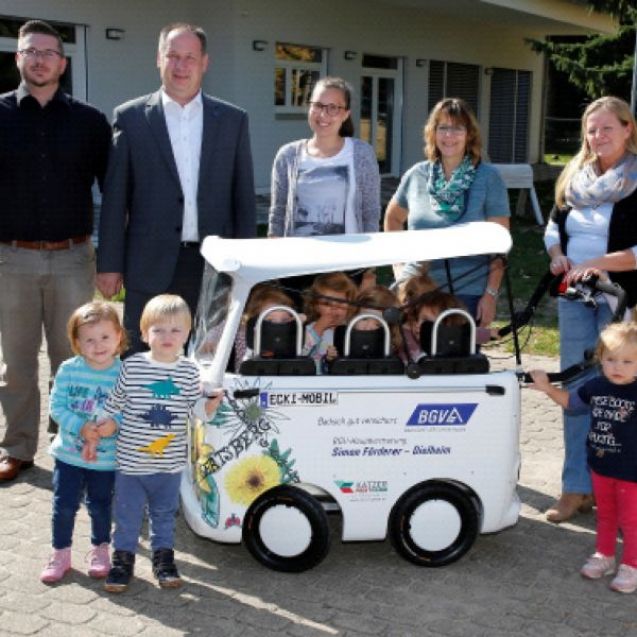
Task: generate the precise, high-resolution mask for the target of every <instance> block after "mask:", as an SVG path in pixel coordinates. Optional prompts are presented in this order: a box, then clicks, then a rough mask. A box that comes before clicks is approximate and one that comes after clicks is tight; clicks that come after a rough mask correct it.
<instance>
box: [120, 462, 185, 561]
mask: <svg viewBox="0 0 637 637" xmlns="http://www.w3.org/2000/svg"><path fill="white" fill-rule="evenodd" d="M180 483H181V472H179V473H151V474H146V475H132V474H131V475H129V474H125V473H121V472H120V471H118V472H117V473H116V476H115V532H114V533H113V547H114V548H115V550H116V551H128V552H129V553H135V552H136V551H137V543H138V541H139V535H140V532H141V529H142V522H143V520H144V512H145V510H146V505H148V516H149V522H150V523H149V528H150V546H151V548H152V550H153V551H156V550H157V549H171V548H173V546H174V536H175V515H176V514H177V507H178V506H179V485H180Z"/></svg>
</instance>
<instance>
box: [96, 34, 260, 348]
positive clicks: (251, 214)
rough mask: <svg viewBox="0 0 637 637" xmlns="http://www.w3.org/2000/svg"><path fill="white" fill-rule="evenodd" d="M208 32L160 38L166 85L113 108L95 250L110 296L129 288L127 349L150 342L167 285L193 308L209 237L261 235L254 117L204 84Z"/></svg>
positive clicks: (101, 282) (104, 289) (99, 282)
mask: <svg viewBox="0 0 637 637" xmlns="http://www.w3.org/2000/svg"><path fill="white" fill-rule="evenodd" d="M206 44H207V40H206V34H205V33H204V31H203V30H202V29H201V28H199V27H196V26H193V25H189V24H184V23H178V24H172V25H168V26H166V27H164V28H163V29H162V31H161V33H160V36H159V48H158V52H157V67H158V68H159V72H160V75H161V80H162V86H161V88H160V90H159V91H157V92H156V93H153V94H151V95H146V96H144V97H140V98H138V99H135V100H133V101H131V102H127V103H126V104H122V105H121V106H118V107H117V108H116V109H115V114H114V121H113V144H112V149H111V156H110V160H109V166H108V171H107V174H106V182H105V186H104V196H103V201H102V211H101V216H100V228H99V245H98V256H97V271H98V275H97V286H98V288H99V289H100V291H101V292H102V294H104V296H106V297H111V296H112V295H114V294H115V293H117V292H118V291H119V289H120V287H121V285H122V283H123V284H124V287H125V288H126V301H125V304H124V326H125V328H126V329H127V331H128V333H129V335H130V336H131V349H130V350H129V351H130V352H135V351H140V350H141V349H144V345H143V343H142V342H141V340H140V334H139V317H140V314H141V311H142V309H143V307H144V305H145V303H146V302H147V301H148V300H149V299H150V298H151V297H153V296H155V295H157V294H161V293H164V292H170V293H173V294H179V295H180V296H182V297H183V298H184V299H185V300H186V301H187V303H188V305H189V306H190V308H191V310H192V312H193V313H194V312H195V310H196V305H197V299H198V297H199V291H200V288H201V277H202V272H203V265H204V262H203V258H202V257H201V255H200V252H199V247H200V241H201V240H203V239H204V237H206V235H220V236H223V237H252V236H254V235H255V234H256V210H255V197H254V179H253V168H252V155H251V152H250V138H249V131H248V117H247V115H246V113H245V112H244V111H242V110H241V109H239V108H237V107H235V106H232V105H231V104H228V103H226V102H223V101H221V100H218V99H215V98H213V97H210V96H208V95H205V94H203V93H202V91H201V83H202V79H203V76H204V74H205V72H206V69H207V67H208V55H207V53H206Z"/></svg>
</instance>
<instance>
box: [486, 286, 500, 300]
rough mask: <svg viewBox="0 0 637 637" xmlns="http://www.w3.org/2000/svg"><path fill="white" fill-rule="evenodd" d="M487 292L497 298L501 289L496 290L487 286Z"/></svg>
mask: <svg viewBox="0 0 637 637" xmlns="http://www.w3.org/2000/svg"><path fill="white" fill-rule="evenodd" d="M485 293H486V294H490V295H491V296H492V297H493V298H494V299H497V298H498V297H499V296H500V290H495V289H493V288H486V289H485Z"/></svg>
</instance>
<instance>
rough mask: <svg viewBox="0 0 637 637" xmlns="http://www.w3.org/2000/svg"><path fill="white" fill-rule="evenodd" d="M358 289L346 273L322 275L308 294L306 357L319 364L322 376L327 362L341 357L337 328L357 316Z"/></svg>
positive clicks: (304, 352)
mask: <svg viewBox="0 0 637 637" xmlns="http://www.w3.org/2000/svg"><path fill="white" fill-rule="evenodd" d="M355 296H356V285H355V284H354V283H353V282H352V280H351V279H350V278H349V277H348V276H347V275H346V274H344V273H343V272H330V273H328V274H319V275H318V276H317V277H316V278H315V279H314V282H313V283H312V286H311V287H310V288H309V289H308V290H307V291H306V292H305V311H306V314H307V317H308V321H309V323H308V325H307V326H306V328H305V345H304V347H303V354H304V355H305V356H309V357H311V358H312V359H313V360H314V361H315V363H316V369H317V372H318V373H319V374H320V373H323V371H324V368H325V364H326V362H327V361H331V360H333V359H334V358H336V356H337V355H338V352H337V351H336V348H335V347H334V328H335V327H337V326H338V325H345V324H346V323H347V321H348V320H349V318H350V317H351V316H352V314H353V313H354V305H352V301H353V300H354V298H355Z"/></svg>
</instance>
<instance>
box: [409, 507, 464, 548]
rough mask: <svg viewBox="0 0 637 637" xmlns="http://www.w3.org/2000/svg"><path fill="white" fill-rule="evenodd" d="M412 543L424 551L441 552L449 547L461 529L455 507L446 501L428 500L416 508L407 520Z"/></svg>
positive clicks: (460, 522) (460, 521)
mask: <svg viewBox="0 0 637 637" xmlns="http://www.w3.org/2000/svg"><path fill="white" fill-rule="evenodd" d="M409 524H410V525H411V530H410V535H411V539H412V540H413V542H414V543H415V544H416V545H417V546H418V547H419V548H420V549H422V550H424V551H442V550H443V549H446V548H447V547H449V546H451V545H452V544H453V543H454V542H455V540H456V538H457V537H458V534H459V533H460V528H461V527H462V520H461V519H460V515H459V513H458V510H457V509H456V507H454V506H453V505H452V504H450V503H449V502H447V501H446V500H428V501H427V502H423V503H422V504H421V505H420V506H418V507H416V509H415V510H414V512H413V513H412V515H411V518H410V519H409Z"/></svg>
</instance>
